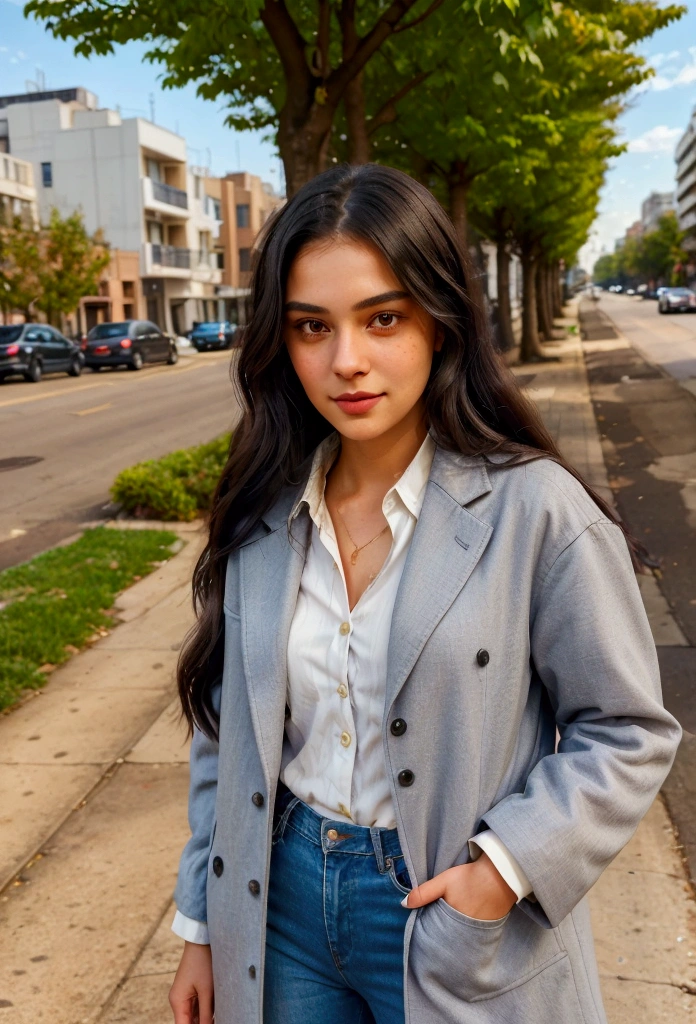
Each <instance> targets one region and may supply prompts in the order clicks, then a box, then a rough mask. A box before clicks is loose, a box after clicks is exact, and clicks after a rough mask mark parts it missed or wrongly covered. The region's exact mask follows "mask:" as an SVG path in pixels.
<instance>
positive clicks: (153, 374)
mask: <svg viewBox="0 0 696 1024" xmlns="http://www.w3.org/2000/svg"><path fill="white" fill-rule="evenodd" d="M225 355H227V353H225ZM222 361H223V360H222V359H219V358H218V359H211V358H210V356H208V358H206V360H205V362H201V363H199V362H195V363H190V364H189V365H184V366H182V367H181V368H179V367H178V366H177V367H174V368H169V367H164V366H163V367H162V368H161V369H157V370H153V371H150V372H149V373H148V374H147V375H144V376H142V377H137V378H136V379H135V380H133V379H132V377H131V375H130V374H128V377H127V378H126V376H125V374H124V375H123V380H122V381H115V380H103V381H99V382H95V383H94V384H79V385H78V386H77V387H74V388H70V387H67V388H64V389H63V388H61V389H60V390H59V391H43V392H41V393H40V394H33V395H26V396H23V397H21V398H10V399H9V400H8V401H6V402H0V409H7V408H9V406H11V405H25V404H26V403H27V402H40V401H41V400H42V399H44V398H56V397H60V396H61V395H68V396H70V395H75V394H77V393H78V391H91V390H92V389H93V388H115V387H117V385H118V384H119V383H124V384H125V383H126V380H128V386H129V387H130V386H132V385H133V384H137V382H138V381H140V383H141V384H142V383H143V382H144V381H147V380H155V378H158V377H159V376H160V375H161V374H162V373H167V374H168V375H169V376H170V377H177V376H178V375H179V374H181V373H188V371H189V370H200V369H201V368H202V367H203V366H206V365H210V364H211V363H219V362H222Z"/></svg>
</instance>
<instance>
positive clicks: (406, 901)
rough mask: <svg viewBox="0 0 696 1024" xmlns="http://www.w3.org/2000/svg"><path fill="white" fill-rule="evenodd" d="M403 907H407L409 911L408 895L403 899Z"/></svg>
mask: <svg viewBox="0 0 696 1024" xmlns="http://www.w3.org/2000/svg"><path fill="white" fill-rule="evenodd" d="M401 906H402V907H406V910H408V895H406V896H404V898H403V899H402V901H401Z"/></svg>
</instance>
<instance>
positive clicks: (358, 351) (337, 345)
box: [331, 327, 370, 380]
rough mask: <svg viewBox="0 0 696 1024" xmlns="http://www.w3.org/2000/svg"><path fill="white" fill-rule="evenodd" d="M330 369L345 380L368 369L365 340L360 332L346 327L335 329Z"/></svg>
mask: <svg viewBox="0 0 696 1024" xmlns="http://www.w3.org/2000/svg"><path fill="white" fill-rule="evenodd" d="M331 369H332V370H333V372H334V373H335V374H336V375H337V376H339V377H343V378H344V379H345V380H350V379H351V378H353V377H356V376H364V375H365V374H366V373H369V371H370V359H369V355H368V351H367V345H366V343H365V340H364V339H363V338H361V332H360V331H359V330H357V329H355V328H351V327H346V328H341V329H340V330H338V331H336V334H335V336H334V349H333V354H332V360H331Z"/></svg>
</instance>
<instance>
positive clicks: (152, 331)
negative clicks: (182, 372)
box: [84, 320, 179, 372]
mask: <svg viewBox="0 0 696 1024" xmlns="http://www.w3.org/2000/svg"><path fill="white" fill-rule="evenodd" d="M84 353H85V365H86V366H89V368H90V369H91V370H94V371H95V372H96V371H98V370H101V369H102V368H103V367H104V366H127V367H128V369H129V370H141V369H142V368H143V365H144V364H145V363H157V362H166V363H169V364H170V365H173V364H174V363H176V362H177V360H178V358H179V353H178V352H177V348H176V342H175V341H174V340H173V338H170V337H169V335H168V334H165V333H164V332H163V331H161V330H160V329H159V327H157V326H156V325H155V324H153V323H151V322H150V321H149V320H124V321H122V322H119V323H106V324H97V326H96V327H93V328H92V330H91V331H90V332H89V334H88V335H87V343H86V345H85V348H84Z"/></svg>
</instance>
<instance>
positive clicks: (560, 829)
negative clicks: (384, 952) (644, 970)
mask: <svg viewBox="0 0 696 1024" xmlns="http://www.w3.org/2000/svg"><path fill="white" fill-rule="evenodd" d="M503 461H504V460H503V459H502V458H500V457H498V458H488V459H483V458H468V457H463V456H459V455H452V454H448V453H446V452H445V451H443V450H442V449H440V448H438V449H437V452H436V455H435V459H434V461H433V466H432V470H431V474H430V479H429V481H428V485H427V489H426V494H425V500H424V504H423V508H422V512H421V516H420V519H419V521H418V525H417V527H416V531H415V534H414V538H413V542H412V545H411V550H410V552H409V554H408V559H407V562H406V566H405V569H404V573H403V577H402V579H401V583H400V587H399V592H398V596H397V599H396V605H395V608H394V615H393V619H392V625H391V635H390V641H389V644H390V646H389V671H388V676H387V680H386V700H385V708H384V721H383V743H384V760H385V769H386V772H387V774H388V776H389V779H390V780H391V788H392V794H393V800H394V805H395V808H396V816H397V823H398V831H399V837H400V840H401V845H402V849H403V851H404V855H405V859H406V864H407V866H408V870H409V873H410V875H411V878H412V879H416V880H417V881H418V883H420V882H423V881H425V880H426V879H428V878H432V876H433V875H435V874H437V873H438V872H440V871H443V870H444V869H445V868H449V867H451V866H452V865H454V864H462V863H465V862H466V861H467V860H468V859H469V852H468V848H467V840H468V839H469V837H470V836H473V835H475V834H476V832H477V831H479V830H480V829H481V828H482V827H484V826H488V827H489V828H491V829H493V830H494V831H495V833H496V834H497V835H498V836H499V837H500V839H501V840H502V841H503V842H504V843H505V845H506V846H507V847H508V849H509V850H510V851H511V852H512V854H513V855H514V856H515V858H516V859H517V860H518V861H519V863H520V865H521V866H522V868H523V869H524V871H525V872H526V874H527V876H528V877H529V879H530V881H531V883H532V884H533V886H534V898H530V899H525V900H523V901H522V902H521V903H520V904H519V905H518V906H515V907H514V908H513V909H512V911H511V913H510V914H508V916H507V917H506V918H504V919H502V920H501V921H477V920H474V919H473V918H469V917H466V916H464V915H463V914H460V913H459V912H458V911H456V910H454V909H452V908H451V907H449V906H448V905H447V904H446V903H445V902H444V901H443V900H440V901H438V902H436V903H433V904H430V905H429V906H427V907H425V908H423V909H421V910H419V911H412V912H411V914H410V917H409V920H408V924H407V929H406V942H405V953H404V971H405V1006H406V1020H407V1022H408V1024H558V1022H559V1021H563V1024H600V1022H605V1020H606V1018H605V1015H604V1010H603V1008H602V1002H601V996H600V991H599V981H598V974H597V968H596V964H595V959H594V951H593V943H592V934H591V930H590V921H589V915H588V909H587V904H586V901H585V896H586V893H587V891H588V890H589V889H590V888H591V887H592V886H593V885H594V883H595V882H596V881H597V879H598V878H599V876H600V875H601V873H602V871H603V870H604V868H606V866H607V865H608V864H609V863H610V861H611V860H612V858H613V857H615V856H616V855H617V853H618V852H619V851H620V850H621V848H622V847H623V846H624V845H625V843H626V842H627V841H628V840H629V839H630V838H631V836H632V834H633V832H634V831H635V829H636V826H637V825H638V822H639V821H640V819H641V817H642V816H643V815H644V814H645V813H646V811H647V810H648V808H649V806H650V804H651V802H652V800H653V798H654V797H655V794H656V793H657V791H658V789H659V787H660V784H661V783H662V781H663V779H664V778H665V776H666V774H667V772H668V771H669V768H670V765H671V763H672V759H673V757H674V753H675V750H676V747H677V744H678V742H679V737H680V729H679V726H678V725H677V723H676V722H675V720H674V719H673V718H672V716H671V715H669V714H668V713H667V712H666V711H665V710H664V708H663V706H662V702H661V696H660V682H659V675H658V667H657V660H656V657H655V648H654V645H653V641H652V637H651V634H650V628H649V626H648V622H647V620H646V616H645V613H644V610H643V605H642V602H641V598H640V594H639V591H638V587H637V585H636V580H635V576H634V573H633V570H632V567H631V562H630V558H629V555H628V550H627V547H626V544H625V541H624V538H623V536H622V534H621V532H620V530H619V529H618V527H616V526H615V525H613V524H612V523H610V522H609V521H608V520H607V519H606V517H605V516H604V515H603V514H602V513H601V512H600V511H599V509H598V508H597V506H596V505H595V504H594V503H593V502H592V501H591V500H590V499H589V497H588V496H587V495H586V493H585V492H584V490H583V489H582V488H581V486H580V485H579V484H578V483H577V482H576V481H575V480H574V479H573V478H572V477H571V476H570V475H569V474H568V473H567V472H566V471H565V470H563V469H561V468H560V467H559V466H557V465H556V464H555V463H553V462H551V461H550V460H548V459H541V460H538V461H535V462H531V463H527V464H526V465H518V466H504V465H503V464H502V462H503ZM297 494H298V491H297V490H288V491H287V492H286V493H284V494H283V495H282V496H281V498H280V499H279V500H278V502H277V503H276V505H275V506H274V507H273V509H272V510H271V511H270V512H269V513H268V514H267V515H266V516H264V521H263V524H261V525H260V526H259V527H258V529H257V531H256V532H255V534H254V536H253V537H252V538H250V540H249V541H248V542H247V543H246V544H245V545H244V546H243V547H242V548H241V549H240V550H239V551H237V552H235V553H234V554H233V555H232V556H231V557H230V560H229V565H228V569H227V580H226V594H225V666H224V674H223V680H222V685H221V688H219V689H218V692H217V697H218V699H220V701H221V705H220V707H221V724H220V736H221V742H220V745H219V748H218V744H217V743H214V742H211V741H210V740H208V739H206V738H205V737H203V736H202V735H201V734H200V733H198V732H197V733H196V734H195V736H194V740H193V744H192V749H191V795H190V806H189V815H190V823H191V830H192V837H191V839H190V841H189V843H188V845H187V846H186V848H185V850H184V853H183V856H182V860H181V868H180V873H179V881H178V885H177V890H176V897H175V898H176V902H177V905H178V907H179V909H180V910H181V911H182V913H184V914H186V915H187V916H189V917H192V918H196V919H197V920H200V921H207V922H208V926H209V929H210V936H211V945H212V953H213V964H214V973H215V1004H216V1022H217V1024H260V1022H261V1021H262V1019H263V1011H262V992H263V965H264V945H265V899H266V890H267V887H268V871H269V859H270V836H271V824H272V814H273V802H274V796H275V792H276V786H277V779H278V774H279V770H280V760H281V750H282V743H283V732H284V712H285V701H286V683H287V671H286V649H287V639H288V631H289V628H290V622H291V618H292V614H293V610H294V607H295V601H296V597H297V592H298V588H299V583H300V576H301V573H302V568H303V547H302V543H297V542H291V540H290V539H289V536H288V525H287V520H288V513H289V511H290V509H291V507H292V504H293V502H294V500H295V499H296V497H297ZM309 526H310V523H309V519H308V517H307V515H306V513H304V514H303V515H301V516H300V517H299V518H298V520H297V521H296V523H295V526H294V527H293V534H297V532H298V529H299V535H300V539H301V541H302V540H303V539H304V540H306V537H307V533H306V531H308V530H309ZM303 531H305V532H304V533H303ZM481 652H487V653H488V658H486V655H485V654H484V653H481ZM396 717H399V718H403V719H405V720H406V722H407V723H408V730H407V732H405V733H404V734H403V735H400V736H393V735H392V734H391V732H390V730H389V728H388V725H389V723H390V722H391V721H392V719H393V718H396ZM556 729H558V732H559V735H560V741H559V744H558V749H557V750H556ZM404 768H408V769H410V770H411V771H412V772H413V773H414V776H415V780H414V782H413V784H412V785H411V786H409V787H408V788H404V787H402V786H401V785H399V782H398V779H397V776H398V774H399V772H400V771H401V770H402V769H404ZM259 793H260V794H262V795H263V797H264V800H263V802H262V805H261V806H258V804H259V803H261V801H260V799H259V797H258V795H256V796H254V795H255V794H259ZM252 797H254V799H252ZM254 879H255V880H257V881H258V882H260V892H258V893H255V892H254V891H253V890H254V889H256V888H257V887H256V886H251V887H250V886H249V882H250V880H254ZM271 1024H279V1022H271Z"/></svg>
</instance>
